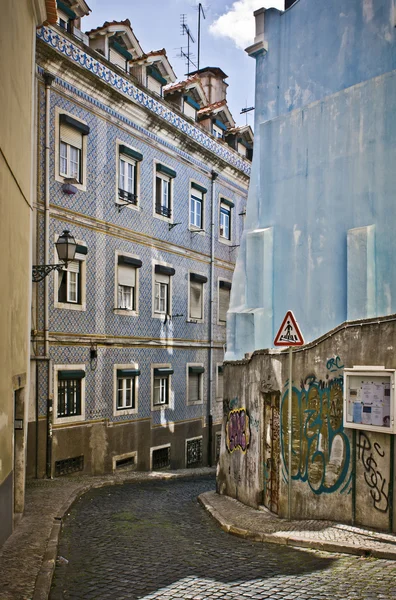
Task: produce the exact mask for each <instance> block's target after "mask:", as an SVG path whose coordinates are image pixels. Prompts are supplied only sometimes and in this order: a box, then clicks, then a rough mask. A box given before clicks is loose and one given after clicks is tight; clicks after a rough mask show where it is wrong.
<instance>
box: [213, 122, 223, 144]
mask: <svg viewBox="0 0 396 600" xmlns="http://www.w3.org/2000/svg"><path fill="white" fill-rule="evenodd" d="M212 135H213V136H214V137H215V138H216V139H218V140H224V131H223V130H222V129H221V127H219V126H218V125H216V124H215V123H212Z"/></svg>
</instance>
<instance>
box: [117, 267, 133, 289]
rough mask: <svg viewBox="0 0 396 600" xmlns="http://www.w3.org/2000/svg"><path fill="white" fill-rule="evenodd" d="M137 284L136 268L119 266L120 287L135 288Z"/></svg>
mask: <svg viewBox="0 0 396 600" xmlns="http://www.w3.org/2000/svg"><path fill="white" fill-rule="evenodd" d="M135 283H136V271H135V269H134V267H127V266H126V265H118V285H126V286H128V287H135Z"/></svg>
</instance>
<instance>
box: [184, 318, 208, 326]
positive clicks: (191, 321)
mask: <svg viewBox="0 0 396 600" xmlns="http://www.w3.org/2000/svg"><path fill="white" fill-rule="evenodd" d="M186 323H191V324H192V325H198V324H199V323H205V320H204V319H192V318H189V319H187V320H186Z"/></svg>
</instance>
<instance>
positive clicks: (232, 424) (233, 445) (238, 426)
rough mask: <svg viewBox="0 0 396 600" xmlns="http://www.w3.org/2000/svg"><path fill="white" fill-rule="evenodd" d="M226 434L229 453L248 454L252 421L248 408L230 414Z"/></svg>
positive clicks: (237, 409)
mask: <svg viewBox="0 0 396 600" xmlns="http://www.w3.org/2000/svg"><path fill="white" fill-rule="evenodd" d="M225 432H226V448H227V450H228V452H234V450H241V451H242V452H246V450H247V449H248V448H249V444H250V420H249V415H248V413H247V411H246V408H236V409H234V410H231V411H230V412H229V413H228V417H227V421H226V426H225Z"/></svg>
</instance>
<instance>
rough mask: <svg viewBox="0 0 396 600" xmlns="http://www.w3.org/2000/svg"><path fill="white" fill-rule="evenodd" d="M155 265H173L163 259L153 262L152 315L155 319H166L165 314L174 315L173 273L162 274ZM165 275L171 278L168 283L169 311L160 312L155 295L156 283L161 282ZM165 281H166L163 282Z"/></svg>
mask: <svg viewBox="0 0 396 600" xmlns="http://www.w3.org/2000/svg"><path fill="white" fill-rule="evenodd" d="M155 265H163V266H164V267H171V268H173V267H172V265H170V264H169V263H165V262H161V261H158V260H157V261H155V262H153V264H152V299H151V307H152V310H151V316H152V318H153V319H162V320H163V319H164V317H165V315H172V277H174V276H172V275H169V276H166V275H161V274H160V273H156V272H155ZM164 277H168V278H169V283H168V306H167V309H168V312H158V311H156V310H155V297H156V283H157V282H158V283H160V282H161V278H164ZM162 283H164V282H162Z"/></svg>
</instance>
